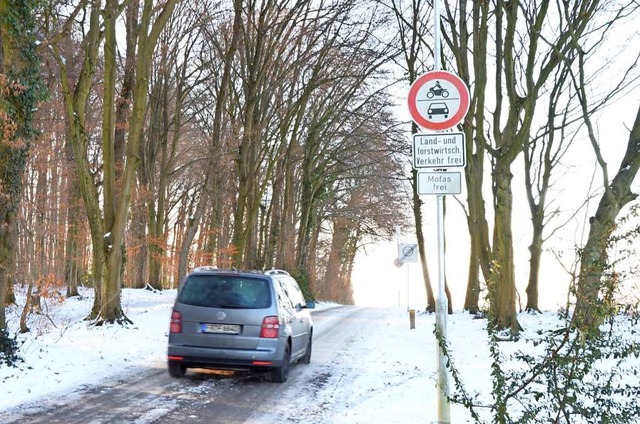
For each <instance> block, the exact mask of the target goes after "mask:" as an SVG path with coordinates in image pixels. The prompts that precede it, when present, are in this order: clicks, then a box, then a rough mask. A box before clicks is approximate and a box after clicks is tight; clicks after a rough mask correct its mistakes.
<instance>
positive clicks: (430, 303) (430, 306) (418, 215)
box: [411, 169, 436, 312]
mask: <svg viewBox="0 0 640 424" xmlns="http://www.w3.org/2000/svg"><path fill="white" fill-rule="evenodd" d="M411 178H412V181H411V187H412V189H413V219H414V222H415V226H416V239H417V242H418V251H419V252H420V266H421V269H422V281H423V283H424V288H425V291H426V293H427V311H428V312H435V311H436V299H435V297H434V295H433V288H432V287H431V277H430V276H429V267H428V266H427V251H426V248H425V246H424V232H423V230H422V228H423V222H422V199H420V195H419V194H418V171H417V170H415V169H413V170H412V171H411Z"/></svg>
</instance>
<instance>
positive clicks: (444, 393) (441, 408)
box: [433, 0, 451, 423]
mask: <svg viewBox="0 0 640 424" xmlns="http://www.w3.org/2000/svg"><path fill="white" fill-rule="evenodd" d="M433 27H434V35H435V44H436V45H435V49H434V52H435V69H436V71H439V70H440V55H441V53H440V0H434V2H433ZM437 202H438V268H439V269H438V299H437V301H436V328H437V330H438V331H437V333H438V334H440V336H441V337H442V339H443V341H446V340H447V306H448V300H447V294H446V292H445V289H444V278H445V258H444V196H442V195H439V196H437ZM436 343H437V344H438V423H450V422H451V413H450V405H449V373H448V371H447V358H446V357H445V355H444V350H443V349H442V348H441V347H440V344H439V342H438V340H436Z"/></svg>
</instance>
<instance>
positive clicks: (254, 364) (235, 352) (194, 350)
mask: <svg viewBox="0 0 640 424" xmlns="http://www.w3.org/2000/svg"><path fill="white" fill-rule="evenodd" d="M167 354H168V360H169V362H173V363H180V364H183V365H184V366H185V367H187V368H216V369H230V370H238V369H252V368H272V367H278V366H280V365H281V364H282V357H283V352H282V351H281V350H280V349H277V348H276V347H273V348H261V349H257V350H243V349H218V348H203V347H192V346H180V345H169V349H168V351H167Z"/></svg>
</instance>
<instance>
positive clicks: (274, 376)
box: [271, 343, 291, 383]
mask: <svg viewBox="0 0 640 424" xmlns="http://www.w3.org/2000/svg"><path fill="white" fill-rule="evenodd" d="M290 361H291V348H290V347H289V344H288V343H287V344H286V346H285V348H284V358H282V365H280V366H279V367H278V368H276V369H274V370H273V371H271V381H273V382H274V383H284V382H285V381H287V377H288V376H289V366H290V364H289V362H290Z"/></svg>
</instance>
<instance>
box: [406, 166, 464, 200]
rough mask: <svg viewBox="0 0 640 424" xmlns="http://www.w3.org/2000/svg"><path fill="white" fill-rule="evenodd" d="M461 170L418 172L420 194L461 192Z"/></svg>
mask: <svg viewBox="0 0 640 424" xmlns="http://www.w3.org/2000/svg"><path fill="white" fill-rule="evenodd" d="M461 180H462V178H461V174H460V172H418V190H417V191H418V194H438V195H443V194H460V193H461V192H462V184H461Z"/></svg>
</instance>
